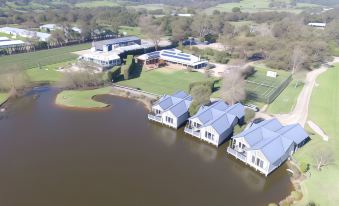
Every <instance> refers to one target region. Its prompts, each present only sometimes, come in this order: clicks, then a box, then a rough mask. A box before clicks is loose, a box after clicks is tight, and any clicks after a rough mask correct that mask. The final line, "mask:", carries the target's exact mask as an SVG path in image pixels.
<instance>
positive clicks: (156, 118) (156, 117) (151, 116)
mask: <svg viewBox="0 0 339 206" xmlns="http://www.w3.org/2000/svg"><path fill="white" fill-rule="evenodd" d="M148 119H149V120H153V121H155V122H159V123H161V116H156V115H153V114H148Z"/></svg>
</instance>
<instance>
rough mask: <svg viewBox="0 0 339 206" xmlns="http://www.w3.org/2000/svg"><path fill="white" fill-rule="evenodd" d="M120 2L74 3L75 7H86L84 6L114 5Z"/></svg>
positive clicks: (106, 0)
mask: <svg viewBox="0 0 339 206" xmlns="http://www.w3.org/2000/svg"><path fill="white" fill-rule="evenodd" d="M119 5H120V4H119V3H118V2H117V1H108V0H105V1H87V2H81V3H77V4H75V7H86V8H95V7H114V6H119Z"/></svg>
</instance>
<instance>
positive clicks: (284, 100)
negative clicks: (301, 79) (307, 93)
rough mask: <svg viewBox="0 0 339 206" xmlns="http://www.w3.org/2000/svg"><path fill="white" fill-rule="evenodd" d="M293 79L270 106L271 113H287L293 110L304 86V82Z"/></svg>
mask: <svg viewBox="0 0 339 206" xmlns="http://www.w3.org/2000/svg"><path fill="white" fill-rule="evenodd" d="M296 83H297V82H296V81H295V80H293V81H292V82H291V83H290V84H289V85H288V86H287V87H286V89H285V90H284V91H283V92H282V93H281V94H280V95H279V96H278V97H277V98H276V99H275V100H274V102H272V103H271V104H270V105H269V106H268V112H269V113H271V114H286V113H289V112H291V111H292V109H293V108H294V106H295V104H296V103H297V99H298V96H299V94H300V92H301V90H302V89H303V87H304V84H303V83H298V86H297V87H296Z"/></svg>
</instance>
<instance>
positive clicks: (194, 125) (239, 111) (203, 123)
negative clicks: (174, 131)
mask: <svg viewBox="0 0 339 206" xmlns="http://www.w3.org/2000/svg"><path fill="white" fill-rule="evenodd" d="M244 116H245V109H244V106H243V105H242V104H240V103H237V104H235V105H232V106H229V105H227V104H226V103H225V102H223V101H216V102H214V103H212V104H211V105H210V106H201V107H200V109H199V111H198V112H197V114H196V115H194V116H192V117H191V118H189V120H188V124H187V126H186V128H185V133H187V134H190V135H192V136H194V137H197V138H199V139H201V140H203V141H206V142H208V143H210V144H213V145H215V146H217V147H218V146H219V145H220V144H222V143H223V142H224V141H225V140H227V139H228V138H230V136H231V135H232V133H233V128H234V126H235V125H236V124H238V123H242V122H243V120H244Z"/></svg>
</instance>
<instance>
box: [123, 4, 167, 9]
mask: <svg viewBox="0 0 339 206" xmlns="http://www.w3.org/2000/svg"><path fill="white" fill-rule="evenodd" d="M128 7H131V8H135V9H147V10H157V9H166V8H171V7H170V6H166V5H164V4H142V5H135V6H128Z"/></svg>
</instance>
